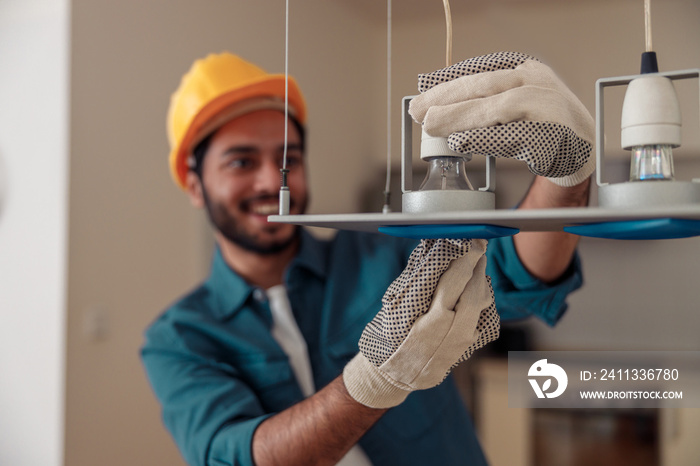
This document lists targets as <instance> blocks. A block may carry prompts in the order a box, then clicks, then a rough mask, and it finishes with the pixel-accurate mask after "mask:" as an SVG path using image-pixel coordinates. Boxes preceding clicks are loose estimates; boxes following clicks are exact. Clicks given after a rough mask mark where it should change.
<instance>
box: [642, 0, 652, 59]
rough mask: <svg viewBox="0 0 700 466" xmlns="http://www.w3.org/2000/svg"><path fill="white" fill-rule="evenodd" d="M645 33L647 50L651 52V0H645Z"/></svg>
mask: <svg viewBox="0 0 700 466" xmlns="http://www.w3.org/2000/svg"><path fill="white" fill-rule="evenodd" d="M644 33H645V34H644V38H645V41H646V51H647V52H651V51H652V50H654V49H653V48H652V46H651V0H644Z"/></svg>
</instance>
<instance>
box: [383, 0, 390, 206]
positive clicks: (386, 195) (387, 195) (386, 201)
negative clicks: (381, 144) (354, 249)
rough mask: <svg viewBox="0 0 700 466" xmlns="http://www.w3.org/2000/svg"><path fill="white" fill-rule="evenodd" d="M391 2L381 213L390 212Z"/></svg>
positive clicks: (387, 37) (387, 31) (387, 36)
mask: <svg viewBox="0 0 700 466" xmlns="http://www.w3.org/2000/svg"><path fill="white" fill-rule="evenodd" d="M391 19H392V18H391V0H387V2H386V184H385V186H384V207H383V208H382V212H383V213H385V214H386V213H389V212H391V105H392V101H391Z"/></svg>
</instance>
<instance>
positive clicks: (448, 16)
mask: <svg viewBox="0 0 700 466" xmlns="http://www.w3.org/2000/svg"><path fill="white" fill-rule="evenodd" d="M442 4H443V6H444V7H445V36H446V42H447V43H446V45H445V63H446V65H445V66H446V67H447V66H450V65H451V64H452V12H451V11H450V1H449V0H442Z"/></svg>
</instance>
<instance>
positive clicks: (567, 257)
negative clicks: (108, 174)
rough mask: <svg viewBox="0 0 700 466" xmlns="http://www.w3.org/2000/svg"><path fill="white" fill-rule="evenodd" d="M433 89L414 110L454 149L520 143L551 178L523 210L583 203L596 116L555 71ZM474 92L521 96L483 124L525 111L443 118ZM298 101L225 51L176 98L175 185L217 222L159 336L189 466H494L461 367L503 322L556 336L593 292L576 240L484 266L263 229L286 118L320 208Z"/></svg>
mask: <svg viewBox="0 0 700 466" xmlns="http://www.w3.org/2000/svg"><path fill="white" fill-rule="evenodd" d="M492 76H493V81H489V80H490V79H492V78H491V77H492ZM428 78H429V79H428V80H427V81H424V82H428V81H430V82H431V84H426V85H425V86H424V88H423V87H422V88H421V92H422V94H421V96H420V98H416V99H418V100H417V101H416V105H415V107H414V108H412V115H413V116H414V118H415V119H417V121H419V122H420V123H422V124H423V126H424V128H433V129H432V130H434V131H435V132H436V133H439V132H442V133H444V134H446V135H447V134H449V135H450V141H452V142H451V143H453V144H454V146H455V150H463V151H473V149H472V148H470V146H469V144H473V143H474V139H475V138H477V139H478V138H480V139H479V140H478V141H477V143H478V144H479V145H480V147H482V146H488V147H491V148H492V149H493V150H494V151H496V152H498V153H499V154H501V155H502V154H509V153H512V154H515V155H512V156H514V157H515V158H518V157H519V156H518V154H520V153H523V151H521V152H517V151H512V150H511V151H509V150H508V147H505V146H504V144H506V145H507V144H510V146H509V147H515V146H518V147H525V149H526V150H525V151H524V153H526V155H525V156H524V157H523V161H524V162H525V163H527V164H528V165H529V166H530V169H531V170H532V171H533V172H534V173H536V174H538V175H541V176H537V177H536V179H535V182H534V183H533V185H532V187H531V188H530V190H529V192H528V194H527V195H526V197H525V199H524V200H523V201H522V203H521V204H520V208H536V207H556V206H579V205H585V204H586V202H587V196H588V177H589V175H590V173H591V171H592V168H591V162H590V161H591V159H592V157H591V156H590V153H591V149H592V138H591V136H590V134H591V129H592V119H590V115H588V114H587V112H586V111H585V109H584V110H583V111H581V107H582V105H580V102H578V100H577V99H576V98H575V97H573V94H571V93H570V91H568V89H566V88H565V87H563V85H561V83H560V82H559V81H558V80H557V79H556V77H554V75H553V74H551V73H550V71H549V69H548V68H546V67H544V65H542V64H540V63H539V62H538V61H536V60H535V59H532V57H527V56H524V55H521V54H513V53H501V54H492V55H487V56H485V57H478V58H476V59H471V60H467V61H465V62H462V63H460V64H458V65H455V67H454V68H450V69H447V70H438V72H436V73H435V74H434V75H432V76H431V75H428ZM472 79H476V80H478V81H479V83H478V86H477V87H478V89H480V91H479V96H477V97H476V98H478V99H480V100H484V99H485V98H486V97H488V96H486V95H485V93H486V90H487V89H490V88H499V91H498V94H499V95H500V94H502V93H503V92H504V91H505V90H507V91H509V92H511V94H510V97H509V99H508V102H507V103H504V102H502V101H498V102H497V101H494V102H493V103H492V104H490V107H489V112H487V113H488V114H489V115H492V114H499V115H498V118H500V120H502V119H503V115H506V114H507V113H508V112H510V111H511V110H512V109H513V108H514V106H519V105H520V106H523V107H526V108H525V110H528V111H517V112H512V113H513V114H514V115H516V116H512V117H510V118H511V120H512V122H511V121H500V120H499V121H498V122H497V123H493V124H492V123H491V122H489V123H487V124H485V125H484V128H476V127H474V125H473V124H467V123H465V122H464V121H462V120H461V119H459V118H454V117H453V116H449V112H447V113H445V112H441V111H440V110H441V109H442V107H443V106H444V107H450V108H454V105H455V104H456V105H462V104H464V103H469V102H471V99H472V97H473V96H470V97H465V96H466V95H468V94H470V95H471V94H473V89H472V88H470V89H469V90H468V91H467V90H465V89H466V87H465V86H467V87H468V86H469V82H467V81H469V80H472ZM458 81H459V82H460V85H459V87H458V88H455V87H454V86H453V84H454V83H457V82H458ZM530 81H532V82H537V83H538V88H539V89H543V88H547V85H550V87H551V89H553V95H555V97H554V98H552V99H544V102H545V103H541V102H540V103H534V102H533V99H532V98H531V96H528V94H527V92H529V91H530V89H521V87H523V88H524V87H525V85H527V83H528V82H530ZM543 83H545V84H543ZM521 91H522V92H523V93H524V94H522V95H521V94H520V92H521ZM284 97H285V78H284V76H282V75H272V74H268V73H266V72H265V71H264V70H262V69H260V68H259V67H257V66H255V65H253V64H252V63H249V62H247V61H245V60H243V59H242V58H240V57H237V56H235V55H231V54H228V53H223V54H218V55H210V56H208V57H206V58H204V59H201V60H198V61H196V62H195V63H194V65H193V66H192V68H191V69H190V71H189V72H188V73H187V74H186V75H185V76H184V77H183V79H182V82H181V84H180V87H179V88H178V90H177V91H176V92H175V94H174V95H173V97H172V101H171V106H170V110H169V114H168V135H169V140H170V144H171V153H170V168H171V172H172V175H173V178H174V179H175V181H176V183H177V184H178V185H179V186H180V187H181V188H182V189H183V190H185V191H186V193H187V194H188V196H189V199H190V201H191V202H192V204H193V205H195V206H196V207H200V208H204V209H206V211H207V213H208V215H209V218H210V220H211V223H212V225H213V227H214V235H215V239H216V243H217V248H216V251H215V253H214V258H213V263H212V269H211V275H210V277H209V278H208V279H207V281H205V282H204V283H203V284H202V285H201V286H199V287H198V288H197V289H195V290H194V291H192V292H191V293H189V294H188V295H186V296H185V297H183V298H181V299H180V300H179V301H177V302H176V303H175V304H174V305H172V306H171V307H170V308H169V309H167V310H166V311H165V312H164V313H163V314H162V315H161V316H160V317H159V318H158V319H157V320H156V321H155V322H154V323H153V324H152V325H151V326H150V327H149V329H148V330H147V332H146V341H145V344H144V346H143V349H142V358H143V362H144V365H145V368H146V371H147V374H148V377H149V379H150V381H151V384H152V387H153V390H154V392H155V394H156V396H157V398H158V400H159V402H160V403H161V405H162V409H163V420H164V423H165V425H166V427H167V428H168V430H169V431H170V433H171V434H172V436H173V438H174V440H175V442H176V443H177V445H178V447H179V448H180V451H181V452H182V454H183V456H184V457H185V459H186V460H187V461H188V462H189V463H190V464H193V465H233V464H257V465H264V464H285V465H296V464H304V465H306V464H336V463H338V462H340V464H343V465H368V464H376V465H379V464H382V465H384V464H400V465H408V464H420V465H425V464H440V465H448V464H485V463H486V460H485V458H484V455H483V453H482V451H481V449H480V447H479V444H478V441H477V439H476V435H475V433H474V428H473V426H472V424H471V421H470V416H469V414H468V412H467V411H466V408H465V407H464V404H463V402H462V400H461V398H460V395H459V393H458V391H457V388H456V386H455V383H454V381H453V380H452V377H450V376H449V373H450V371H451V369H452V368H453V367H454V366H455V365H456V364H457V363H459V362H461V361H464V360H465V359H467V358H468V357H469V356H470V355H471V354H472V353H473V352H474V351H475V350H476V349H478V348H480V347H482V346H483V345H485V344H486V343H488V342H489V341H491V340H493V339H495V338H496V337H497V336H498V330H499V319H500V318H507V319H510V318H521V317H527V316H530V315H535V316H536V317H538V318H540V319H542V320H543V321H545V322H546V323H548V324H550V325H553V324H554V323H556V322H557V320H558V319H559V318H560V317H561V315H562V314H563V312H564V311H565V309H566V302H565V299H566V296H567V294H568V293H570V292H571V291H573V290H575V289H577V288H578V287H580V285H581V283H582V278H581V269H580V265H579V261H578V258H577V256H576V254H575V247H576V238H575V237H573V236H570V235H567V234H565V233H553V232H550V233H528V234H520V235H517V236H516V237H515V238H511V237H508V238H498V239H495V240H491V241H490V242H489V244H488V253H487V252H486V241H485V240H477V239H433V240H421V241H420V242H417V241H415V240H407V239H398V238H392V237H388V236H383V235H374V234H366V233H357V232H345V231H341V232H339V233H338V234H337V236H336V237H335V238H334V239H333V240H330V241H319V240H317V239H315V238H313V237H312V236H311V235H310V234H309V233H308V232H306V231H304V230H303V229H301V228H299V227H297V226H293V225H289V224H278V223H269V222H267V216H268V215H270V214H274V213H276V212H277V210H278V192H279V187H280V168H281V161H282V158H283V154H284V149H285V126H287V125H286V123H288V126H287V130H288V136H287V168H288V170H289V173H288V186H289V191H290V196H291V201H290V213H291V214H301V213H303V212H304V210H305V207H306V203H307V183H306V177H305V159H304V147H305V135H304V125H305V123H306V106H305V103H304V99H303V96H302V94H301V91H300V90H299V88H298V86H297V84H296V83H295V81H294V80H293V79H291V78H290V79H289V87H288V103H289V107H288V114H289V119H288V121H285V113H284V110H285V105H284ZM497 97H498V96H497ZM499 98H500V97H499ZM499 102H500V103H499ZM538 102H539V101H538ZM531 107H537V108H535V109H531ZM530 110H532V111H531V112H530ZM470 112H476V114H478V115H482V116H483V118H486V116H485V115H486V113H485V112H481V113H479V111H478V109H476V110H475V109H474V108H472V109H471V110H470ZM528 112H529V113H528ZM446 115H447V116H446ZM529 115H535V117H533V118H530V117H529ZM550 115H552V118H549V116H550ZM572 115H573V116H572ZM542 118H546V120H544V121H546V123H542V122H541V121H539V120H542ZM458 120H459V121H458ZM516 120H517V121H516ZM455 125H456V126H455ZM490 131H495V132H490ZM504 141H506V143H504ZM507 141H511V142H507ZM512 141H515V142H512ZM554 146H556V147H554ZM488 147H486V148H485V149H483V150H485V151H486V150H488ZM516 152H517V153H516ZM487 258H488V262H487ZM496 308H498V311H497V310H496ZM358 347H359V351H358ZM409 395H410V396H409Z"/></svg>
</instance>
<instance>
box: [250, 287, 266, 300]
mask: <svg viewBox="0 0 700 466" xmlns="http://www.w3.org/2000/svg"><path fill="white" fill-rule="evenodd" d="M253 299H254V300H256V301H257V302H259V303H263V302H265V301H267V295H266V294H265V292H264V291H263V290H261V289H260V288H256V289H255V290H253Z"/></svg>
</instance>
